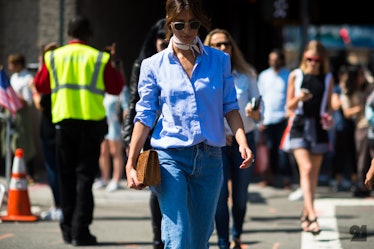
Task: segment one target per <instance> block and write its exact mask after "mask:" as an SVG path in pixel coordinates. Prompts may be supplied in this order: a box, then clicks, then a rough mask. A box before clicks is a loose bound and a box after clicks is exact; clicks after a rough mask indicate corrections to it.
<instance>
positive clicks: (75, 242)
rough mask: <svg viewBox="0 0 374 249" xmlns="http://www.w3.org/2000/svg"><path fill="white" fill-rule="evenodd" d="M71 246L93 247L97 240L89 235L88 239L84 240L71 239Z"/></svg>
mask: <svg viewBox="0 0 374 249" xmlns="http://www.w3.org/2000/svg"><path fill="white" fill-rule="evenodd" d="M71 244H72V245H73V246H93V245H96V244H97V240H96V237H95V236H93V235H89V237H88V238H85V239H73V240H72V241H71Z"/></svg>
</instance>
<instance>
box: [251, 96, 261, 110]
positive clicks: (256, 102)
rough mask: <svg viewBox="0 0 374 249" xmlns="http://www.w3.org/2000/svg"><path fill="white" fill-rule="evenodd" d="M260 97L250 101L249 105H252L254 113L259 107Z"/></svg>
mask: <svg viewBox="0 0 374 249" xmlns="http://www.w3.org/2000/svg"><path fill="white" fill-rule="evenodd" d="M261 99H262V96H261V95H260V96H259V97H258V98H256V97H253V98H252V99H251V105H252V110H253V111H256V110H258V108H259V107H260V103H261Z"/></svg>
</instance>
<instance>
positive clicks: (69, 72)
mask: <svg viewBox="0 0 374 249" xmlns="http://www.w3.org/2000/svg"><path fill="white" fill-rule="evenodd" d="M109 59H110V55H109V53H107V52H102V51H99V50H97V49H95V48H93V47H90V46H88V45H85V44H79V43H75V44H69V45H66V46H62V47H60V48H58V49H55V50H52V51H48V52H47V53H46V54H45V56H44V61H45V64H46V66H47V68H48V72H49V75H50V84H51V93H52V94H51V101H52V122H53V123H57V122H60V121H62V120H64V119H78V120H96V121H97V120H102V119H104V118H105V108H104V105H103V100H104V93H105V85H104V68H105V66H106V64H107V63H108V61H109Z"/></svg>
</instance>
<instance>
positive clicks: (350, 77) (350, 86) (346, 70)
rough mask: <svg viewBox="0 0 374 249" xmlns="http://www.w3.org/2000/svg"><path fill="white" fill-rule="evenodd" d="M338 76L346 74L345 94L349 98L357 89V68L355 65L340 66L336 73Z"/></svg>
mask: <svg viewBox="0 0 374 249" xmlns="http://www.w3.org/2000/svg"><path fill="white" fill-rule="evenodd" d="M338 74H339V76H341V75H343V74H347V81H346V86H345V87H346V90H347V92H346V94H347V95H348V96H351V95H352V94H353V92H354V91H355V90H356V89H357V77H358V74H359V68H358V66H356V65H349V64H348V65H342V66H340V68H339V72H338Z"/></svg>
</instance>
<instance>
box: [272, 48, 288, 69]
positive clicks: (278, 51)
mask: <svg viewBox="0 0 374 249" xmlns="http://www.w3.org/2000/svg"><path fill="white" fill-rule="evenodd" d="M272 53H274V54H276V55H277V56H278V59H279V60H280V61H281V62H282V66H284V65H285V62H286V57H285V55H284V52H283V50H282V49H280V48H273V49H272V50H271V51H270V54H272Z"/></svg>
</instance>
